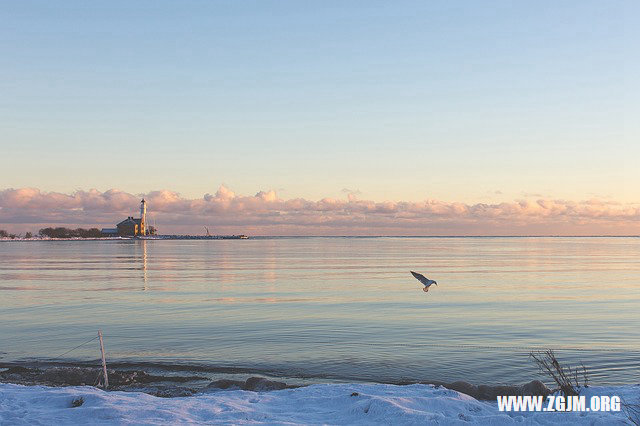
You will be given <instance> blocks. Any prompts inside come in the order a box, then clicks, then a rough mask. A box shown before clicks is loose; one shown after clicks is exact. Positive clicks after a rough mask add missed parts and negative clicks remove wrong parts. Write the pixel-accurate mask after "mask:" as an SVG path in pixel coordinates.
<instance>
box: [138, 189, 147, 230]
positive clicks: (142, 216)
mask: <svg viewBox="0 0 640 426" xmlns="http://www.w3.org/2000/svg"><path fill="white" fill-rule="evenodd" d="M146 219H147V202H146V201H145V200H144V198H143V199H142V201H140V231H139V233H140V234H139V235H142V236H144V235H147V225H146V222H147V220H146Z"/></svg>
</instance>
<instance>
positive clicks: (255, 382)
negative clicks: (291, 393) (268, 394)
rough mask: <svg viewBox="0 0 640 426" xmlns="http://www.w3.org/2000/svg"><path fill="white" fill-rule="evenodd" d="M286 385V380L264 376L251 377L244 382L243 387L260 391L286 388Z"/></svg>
mask: <svg viewBox="0 0 640 426" xmlns="http://www.w3.org/2000/svg"><path fill="white" fill-rule="evenodd" d="M286 387H287V384H286V383H284V382H275V381H272V380H268V379H265V378H263V377H249V378H248V379H247V381H246V382H244V386H243V387H242V389H244V390H250V391H257V392H260V391H271V390H280V389H285V388H286Z"/></svg>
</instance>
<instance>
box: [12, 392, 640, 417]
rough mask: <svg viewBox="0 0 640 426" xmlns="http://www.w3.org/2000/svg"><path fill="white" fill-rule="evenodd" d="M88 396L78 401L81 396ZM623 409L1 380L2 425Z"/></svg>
mask: <svg viewBox="0 0 640 426" xmlns="http://www.w3.org/2000/svg"><path fill="white" fill-rule="evenodd" d="M590 395H619V396H621V397H622V398H623V399H626V400H630V401H635V400H637V399H638V397H640V386H622V387H615V388H614V387H607V388H604V387H592V388H589V389H588V395H587V398H588V397H589V396H590ZM79 397H82V398H83V399H84V403H83V404H82V405H81V406H79V407H75V408H72V406H71V403H72V401H73V400H74V399H75V398H79ZM625 419H626V417H625V415H624V413H623V412H617V413H600V412H598V413H594V412H589V413H560V412H555V413H549V412H546V413H545V412H538V413H501V412H499V411H498V408H497V405H496V403H495V402H493V403H492V402H485V401H477V400H475V399H474V398H472V397H470V396H467V395H465V394H461V393H458V392H456V391H452V390H448V389H445V388H442V387H434V386H431V385H408V386H395V385H385V384H324V385H312V386H307V387H302V388H296V389H284V390H279V391H271V392H251V391H242V390H233V391H217V392H213V393H208V394H204V393H203V394H197V395H194V396H189V397H180V398H159V397H155V396H152V395H148V394H145V393H139V392H118V391H114V392H104V391H102V390H99V389H96V388H92V387H88V386H82V387H64V388H52V387H46V386H23V385H14V384H0V424H2V425H14V424H15V425H27V424H28V425H33V424H43V425H44V424H184V423H196V424H216V423H234V424H246V423H267V424H283V423H287V424H445V425H449V424H460V425H462V424H493V425H502V424H505V425H507V424H556V423H564V424H590V425H612V424H628V423H627V422H626V420H625Z"/></svg>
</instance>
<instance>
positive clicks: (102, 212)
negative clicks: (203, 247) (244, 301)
mask: <svg viewBox="0 0 640 426" xmlns="http://www.w3.org/2000/svg"><path fill="white" fill-rule="evenodd" d="M345 190H346V188H345ZM347 191H348V199H347V200H344V199H333V198H323V199H320V200H317V201H313V200H306V199H303V198H293V199H282V198H280V197H279V196H278V194H277V193H276V192H275V191H273V190H268V191H259V192H257V193H256V194H255V195H253V196H250V195H249V196H244V195H238V194H236V193H235V192H233V191H232V190H230V189H229V188H228V187H226V186H224V185H223V186H221V187H220V188H219V189H218V190H217V191H216V192H215V194H214V195H211V194H205V195H204V196H203V197H202V198H197V199H189V198H185V197H182V196H181V195H180V194H179V193H177V192H174V191H169V190H160V191H152V192H149V193H147V194H135V195H134V194H130V193H127V192H124V191H121V190H116V189H110V190H108V191H105V192H100V191H97V190H95V189H91V190H89V191H82V190H79V191H75V192H73V193H71V194H63V193H57V192H44V191H41V190H39V189H36V188H19V189H5V190H2V191H0V224H2V225H3V227H5V228H7V227H9V228H10V227H11V226H14V227H21V228H25V229H26V228H28V226H29V225H30V226H34V227H35V226H36V225H38V226H39V225H43V226H48V225H60V226H62V225H69V226H70V225H77V226H98V227H103V226H104V227H111V226H113V225H114V224H115V223H117V222H118V221H119V220H121V219H122V218H124V217H126V216H130V215H136V212H137V209H138V203H139V202H140V199H141V198H142V197H144V198H145V199H146V200H147V202H148V211H149V215H150V217H151V218H152V219H153V220H154V221H155V222H157V224H158V227H159V228H160V230H161V231H162V232H164V233H171V232H198V233H200V232H201V229H202V226H203V225H207V226H209V227H210V228H212V229H215V230H216V232H217V233H248V234H252V235H523V234H526V235H549V234H560V235H584V234H637V233H638V232H639V231H640V225H639V224H640V206H639V205H638V204H622V203H616V202H614V201H611V200H601V199H592V200H586V201H567V200H557V199H550V198H538V199H535V200H532V199H530V198H527V199H523V200H516V201H513V202H502V203H496V204H490V203H477V204H467V203H461V202H445V201H438V200H424V201H418V202H408V201H383V202H375V201H370V200H359V199H357V198H356V196H355V193H356V192H357V191H351V190H347ZM347 191H343V192H347Z"/></svg>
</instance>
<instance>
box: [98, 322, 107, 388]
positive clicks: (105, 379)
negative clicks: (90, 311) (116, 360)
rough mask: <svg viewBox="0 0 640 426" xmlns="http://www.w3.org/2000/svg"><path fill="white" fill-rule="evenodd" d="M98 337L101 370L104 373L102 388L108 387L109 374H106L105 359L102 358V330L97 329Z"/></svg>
mask: <svg viewBox="0 0 640 426" xmlns="http://www.w3.org/2000/svg"><path fill="white" fill-rule="evenodd" d="M98 337H99V338H100V352H101V353H102V372H103V373H104V388H105V389H107V388H108V387H109V376H107V361H105V359H104V343H103V342H102V330H98Z"/></svg>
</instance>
